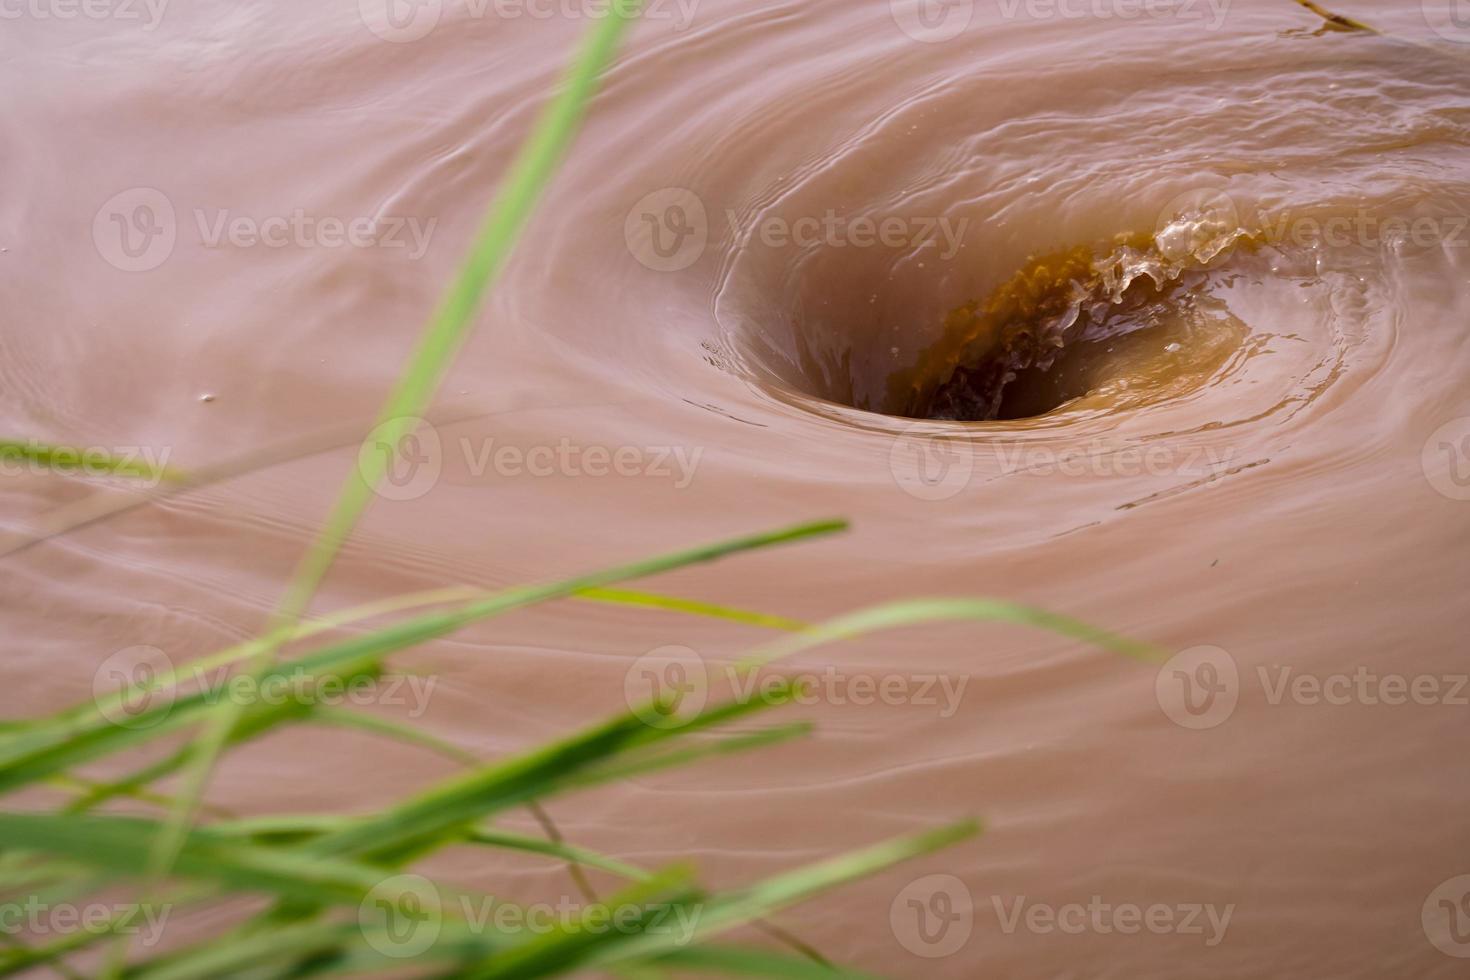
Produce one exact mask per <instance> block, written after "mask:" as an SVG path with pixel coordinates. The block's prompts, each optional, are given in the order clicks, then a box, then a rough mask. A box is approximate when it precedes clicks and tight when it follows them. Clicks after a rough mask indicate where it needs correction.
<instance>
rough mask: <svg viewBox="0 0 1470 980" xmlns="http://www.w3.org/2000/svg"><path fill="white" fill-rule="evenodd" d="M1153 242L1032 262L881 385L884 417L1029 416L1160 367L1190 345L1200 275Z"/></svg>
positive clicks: (959, 313) (1131, 241)
mask: <svg viewBox="0 0 1470 980" xmlns="http://www.w3.org/2000/svg"><path fill="white" fill-rule="evenodd" d="M1150 245H1151V242H1149V241H1148V240H1146V239H1137V238H1132V237H1129V238H1120V239H1119V240H1118V241H1117V242H1116V243H1114V247H1113V248H1112V249H1111V250H1110V251H1108V252H1106V253H1104V257H1103V258H1102V259H1101V260H1099V259H1098V258H1097V257H1096V256H1097V253H1095V252H1094V251H1093V250H1092V249H1088V248H1076V249H1072V250H1069V251H1066V252H1059V253H1055V254H1052V255H1047V256H1043V257H1041V258H1037V259H1033V260H1031V261H1030V262H1029V263H1028V264H1027V265H1026V267H1025V268H1023V269H1022V270H1021V271H1020V272H1018V273H1017V274H1016V275H1015V276H1013V277H1012V278H1011V279H1010V280H1008V281H1007V282H1005V283H1003V284H1002V285H1001V286H1000V287H999V288H998V289H997V290H996V291H995V292H994V293H993V294H992V295H991V297H990V298H989V299H988V300H987V301H986V302H984V303H983V304H982V303H979V302H972V303H969V304H966V305H964V306H962V307H960V308H959V309H957V310H955V311H953V312H952V313H951V314H950V315H949V316H948V317H947V318H946V322H945V328H944V333H943V335H942V336H941V337H940V339H939V340H938V341H937V342H936V343H935V344H933V345H932V346H931V347H930V348H929V349H927V350H926V351H924V352H923V353H922V354H921V355H920V357H919V360H918V362H917V363H916V364H915V365H914V366H913V367H911V368H909V369H907V370H905V371H902V372H899V373H898V374H896V375H894V376H893V377H892V378H890V379H889V386H888V398H887V404H888V408H889V410H890V414H895V415H902V416H905V417H909V418H930V419H945V420H954V421H964V422H986V421H1009V420H1018V419H1029V418H1036V417H1038V416H1042V415H1046V414H1047V413H1049V412H1052V411H1054V410H1056V409H1058V408H1061V407H1062V406H1064V405H1066V404H1068V403H1070V402H1072V401H1075V400H1076V399H1078V398H1082V397H1084V396H1087V395H1090V394H1093V393H1094V392H1096V391H1097V390H1098V388H1099V386H1101V385H1104V384H1108V383H1115V384H1116V383H1117V379H1118V378H1119V377H1120V376H1122V375H1127V374H1130V373H1134V374H1136V373H1138V372H1140V371H1143V372H1145V373H1147V374H1155V373H1158V372H1162V371H1166V370H1168V369H1169V364H1171V363H1173V364H1177V362H1178V361H1180V360H1181V358H1176V357H1174V356H1173V353H1174V352H1177V351H1178V350H1179V349H1180V348H1181V346H1183V345H1184V344H1187V343H1189V341H1190V336H1189V331H1188V330H1187V329H1185V328H1184V327H1183V326H1181V324H1182V319H1181V316H1180V312H1181V310H1182V309H1183V308H1185V307H1187V306H1188V302H1187V294H1188V292H1189V291H1190V290H1191V289H1192V288H1193V287H1194V286H1196V285H1197V284H1198V280H1199V279H1200V274H1199V273H1198V272H1197V271H1194V272H1182V271H1181V270H1180V269H1178V268H1173V269H1168V270H1166V268H1165V267H1164V265H1163V264H1162V263H1161V262H1160V261H1159V256H1158V254H1157V252H1155V251H1153V250H1152V249H1151V248H1150ZM1145 354H1146V355H1147V356H1145ZM1184 359H1187V357H1186V358H1184ZM1123 384H1124V385H1125V386H1126V384H1127V382H1126V381H1124V382H1123Z"/></svg>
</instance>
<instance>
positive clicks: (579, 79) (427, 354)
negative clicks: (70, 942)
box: [114, 4, 637, 967]
mask: <svg viewBox="0 0 1470 980" xmlns="http://www.w3.org/2000/svg"><path fill="white" fill-rule="evenodd" d="M636 15H637V6H636V4H624V5H619V6H615V7H613V8H612V10H611V11H610V14H609V16H607V17H605V18H603V19H602V20H601V21H599V22H597V23H596V24H595V25H594V26H593V28H592V29H591V30H590V32H589V33H588V38H587V41H586V43H585V45H584V47H583V50H582V52H581V54H580V56H579V57H578V58H577V59H576V60H575V61H574V63H573V65H572V69H571V71H570V72H569V73H568V75H567V78H566V80H565V84H564V86H563V88H562V90H561V92H560V93H558V95H557V96H555V97H554V98H553V99H552V101H551V104H550V105H549V106H548V107H547V109H546V110H545V111H544V112H543V114H542V116H541V119H540V120H539V121H538V122H537V125H536V127H535V129H534V130H533V131H532V134H531V137H530V139H529V140H528V141H527V143H526V144H525V146H524V147H522V149H521V151H520V153H519V154H518V155H517V157H516V160H515V162H514V163H513V164H512V167H511V171H510V174H509V176H508V177H507V178H506V180H505V183H504V185H503V186H502V188H501V190H500V192H499V193H498V194H497V195H496V196H495V200H494V201H493V202H492V203H491V206H490V210H489V213H488V215H487V217H486V219H485V221H484V224H483V226H482V227H481V230H480V232H479V234H478V235H477V236H476V239H475V243H474V245H473V247H472V248H471V250H470V254H469V257H468V260H467V261H466V262H465V265H464V267H463V269H462V271H461V272H460V274H459V276H458V278H457V279H456V280H455V281H454V284H453V285H452V286H451V287H450V289H449V291H448V293H447V294H446V296H445V298H444V300H443V301H442V302H441V304H440V306H439V309H438V311H437V312H436V313H435V314H434V316H433V318H432V319H431V321H430V323H429V326H428V328H427V329H426V330H425V332H424V335H423V337H422V339H421V340H420V342H419V345H418V347H417V348H416V349H415V351H414V353H413V354H412V355H411V356H410V358H409V361H408V364H407V365H406V366H405V368H404V370H403V372H402V373H401V374H400V376H399V381H398V384H397V386H396V387H395V389H394V391H393V393H392V394H391V395H390V396H389V398H388V401H387V404H386V405H385V407H384V409H383V411H382V413H381V416H380V418H381V423H380V425H379V427H378V429H377V430H376V431H377V434H378V436H379V437H380V438H381V439H382V440H383V441H384V442H385V443H386V444H388V445H390V446H394V447H396V446H397V445H398V444H399V442H400V440H401V439H402V438H404V437H405V436H407V435H408V433H409V432H410V431H411V429H412V427H413V426H414V425H415V424H416V423H415V421H414V419H415V418H416V417H418V416H421V415H422V414H423V413H424V412H425V411H426V410H427V409H428V405H429V402H430V401H431V400H432V398H433V395H434V392H435V391H436V390H437V388H438V386H439V382H440V380H441V379H442V378H443V376H444V373H445V371H446V370H447V369H448V367H449V364H450V362H451V361H452V360H453V358H454V355H455V353H456V352H457V351H458V349H459V347H460V345H461V344H462V342H463V340H464V338H465V336H466V334H467V333H468V332H469V330H470V327H471V324H472V323H473V321H474V317H475V314H476V312H477V311H478V310H479V306H480V302H481V300H482V299H483V297H484V294H485V291H486V290H487V289H488V288H489V286H490V284H491V282H492V281H493V280H494V279H495V277H496V275H497V274H498V273H499V271H500V269H501V267H502V266H503V264H504V262H505V259H506V257H507V256H508V255H509V254H510V250H511V248H512V246H513V245H514V243H515V241H516V239H517V237H518V236H519V233H520V230H521V228H522V226H523V225H524V224H525V223H526V221H527V220H528V219H529V217H530V214H531V211H532V209H533V208H534V206H535V204H536V202H537V200H538V199H539V198H540V196H541V193H542V192H543V191H544V190H545V188H546V185H547V183H548V182H549V181H550V179H551V174H552V173H553V172H554V170H555V169H556V166H557V164H558V163H559V161H560V159H561V157H562V156H563V154H564V153H565V152H566V149H567V147H568V146H569V145H570V144H571V141H572V137H573V135H574V134H575V133H576V131H577V129H578V127H579V124H580V122H581V119H582V116H583V114H584V113H585V111H586V107H587V104H588V103H589V102H590V101H591V98H592V95H593V93H594V92H595V91H596V88H597V85H598V82H599V79H600V77H601V75H602V72H603V70H604V69H605V68H606V66H607V65H608V64H609V63H610V61H611V60H612V56H613V53H614V51H615V50H616V49H617V45H618V42H619V40H620V39H621V37H622V34H623V31H624V29H625V28H626V27H627V25H628V22H629V21H630V20H631V19H632V18H633V17H635V16H636ZM363 455H365V456H366V460H367V462H366V463H364V462H363V459H362V456H363ZM358 463H359V465H358V466H356V467H354V468H353V469H352V470H351V471H350V473H349V475H348V478H347V480H346V482H345V483H344V484H343V486H342V489H341V490H340V492H339V495H338V498H337V502H336V504H335V505H334V506H333V508H332V511H331V513H330V514H329V515H328V517H327V520H326V523H325V525H324V526H323V528H322V530H321V532H320V534H319V535H318V537H317V539H316V541H315V542H314V543H313V544H312V546H311V547H310V548H309V549H308V550H307V553H306V555H305V557H303V559H302V560H301V563H300V564H299V565H298V566H297V569H296V572H295V574H294V575H293V577H292V581H291V584H290V585H289V586H288V587H287V589H286V594H285V597H284V598H283V599H282V602H281V605H280V607H279V608H278V610H277V614H276V617H275V619H276V622H275V624H274V627H275V628H280V627H282V626H284V627H287V628H289V627H291V626H293V625H294V624H295V622H296V621H297V620H298V619H299V618H300V617H301V616H302V615H303V614H304V613H305V612H306V610H307V608H308V606H309V605H310V603H311V599H312V597H313V596H314V595H315V593H316V589H317V586H318V585H319V584H320V582H321V580H322V578H323V577H325V575H326V572H327V569H328V568H330V567H331V565H332V562H333V561H334V560H335V558H336V555H337V551H338V550H339V549H340V547H341V545H342V542H343V541H345V540H346V538H347V536H348V535H349V534H350V533H351V531H352V529H353V527H354V526H355V525H356V523H357V520H358V518H359V517H360V516H361V514H362V512H363V511H364V510H365V509H366V508H367V505H368V503H369V502H370V501H371V499H372V494H373V492H374V490H375V489H376V487H377V485H378V482H379V481H380V480H381V478H382V476H383V475H384V473H385V472H386V470H387V466H388V460H387V459H386V458H384V457H383V456H382V455H381V454H377V453H366V454H360V456H359V461H358ZM267 632H268V633H270V632H274V629H271V630H267ZM275 649H276V648H275V647H274V646H272V645H267V646H266V647H265V648H264V649H262V650H261V651H260V652H259V653H258V654H257V655H256V656H254V657H252V659H251V662H250V668H249V669H250V671H251V672H252V673H255V672H259V671H261V670H263V669H265V667H266V666H268V665H269V663H270V662H271V661H272V660H273V659H274V657H275ZM238 720H239V712H238V710H237V709H235V708H234V707H232V706H230V705H225V706H222V707H221V708H219V709H218V710H217V711H215V712H213V713H212V714H211V717H210V719H209V722H208V724H207V725H206V726H205V730H204V732H203V733H202V735H201V737H200V739H199V742H198V748H197V757H196V761H195V762H194V764H193V765H192V766H191V767H190V769H189V771H188V773H187V774H186V778H185V785H184V788H183V791H182V792H181V793H180V801H181V802H180V805H179V806H178V807H176V808H175V809H174V810H173V812H172V814H171V816H170V819H169V821H168V822H167V824H166V825H165V827H164V829H163V832H162V833H160V835H159V838H158V840H157V842H156V843H155V844H154V847H153V875H152V876H153V877H154V878H156V879H162V878H163V877H165V876H166V875H167V874H168V870H169V867H170V865H171V864H172V863H173V860H174V857H175V856H176V854H177V852H178V849H179V848H180V847H181V846H182V841H183V839H184V836H185V834H186V833H187V829H188V827H189V825H190V824H191V823H192V822H193V821H194V819H195V817H196V815H197V812H198V807H199V805H200V803H201V801H202V800H203V797H204V792H205V789H206V787H207V785H208V782H209V778H210V774H211V773H212V772H213V770H214V766H215V762H216V760H217V759H218V757H219V753H220V752H221V751H222V750H223V749H224V746H225V744H226V742H227V741H228V740H229V734H230V731H231V729H233V728H234V726H235V724H236V723H237V722H238ZM125 955H126V950H125V949H124V950H122V951H121V952H120V956H125ZM119 964H120V960H118V959H115V960H114V967H116V966H117V965H119Z"/></svg>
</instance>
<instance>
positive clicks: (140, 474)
mask: <svg viewBox="0 0 1470 980" xmlns="http://www.w3.org/2000/svg"><path fill="white" fill-rule="evenodd" d="M0 462H23V463H32V464H34V465H36V466H39V467H44V468H45V469H48V470H54V471H56V472H58V473H86V474H88V475H92V476H98V475H106V476H124V477H133V478H136V479H139V480H160V481H169V482H181V481H183V480H184V479H186V477H185V475H184V473H183V472H182V471H180V470H176V469H172V468H171V467H168V466H154V465H153V464H152V463H149V462H147V461H144V460H134V459H121V458H119V457H116V456H111V455H108V454H106V453H103V452H100V451H98V450H95V449H81V448H78V447H76V446H58V445H53V444H49V443H43V442H31V441H27V442H21V441H19V440H15V439H0Z"/></svg>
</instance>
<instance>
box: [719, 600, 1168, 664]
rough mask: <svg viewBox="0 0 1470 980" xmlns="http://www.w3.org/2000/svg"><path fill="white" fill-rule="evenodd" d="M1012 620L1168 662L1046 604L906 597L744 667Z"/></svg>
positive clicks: (778, 646) (750, 659)
mask: <svg viewBox="0 0 1470 980" xmlns="http://www.w3.org/2000/svg"><path fill="white" fill-rule="evenodd" d="M966 620H968V621H974V622H990V623H994V622H1000V623H1012V624H1015V625H1020V626H1034V627H1038V628H1040V629H1044V630H1049V631H1051V632H1053V633H1057V634H1060V635H1062V636H1066V637H1070V638H1072V639H1074V640H1081V641H1082V642H1084V643H1090V644H1093V645H1095V646H1098V647H1101V648H1102V649H1104V650H1109V651H1111V652H1113V653H1120V654H1123V655H1125V656H1128V657H1132V658H1134V659H1136V660H1141V661H1144V662H1146V663H1162V662H1163V661H1164V660H1166V659H1168V657H1167V654H1166V653H1164V652H1163V651H1160V650H1158V649H1157V648H1156V647H1152V646H1150V645H1148V644H1146V643H1139V642H1137V641H1134V640H1130V639H1127V638H1125V637H1121V636H1117V635H1115V634H1113V633H1109V632H1107V631H1106V630H1100V629H1097V628H1096V627H1094V626H1090V625H1088V624H1087V623H1084V622H1081V621H1080V620H1076V619H1072V618H1070V617H1068V616H1059V615H1057V614H1056V613H1049V612H1046V611H1045V610H1042V609H1036V608H1033V607H1031V606H1025V605H1021V604H1019V603H1015V602H1007V601H1005V600H1003V599H946V598H940V599H903V600H899V601H897V602H888V603H883V604H881V605H877V606H870V607H868V608H866V609H859V610H858V611H856V612H852V613H848V614H846V615H843V616H838V617H836V618H834V619H830V620H828V621H827V622H825V623H821V624H819V625H817V626H814V627H812V628H811V629H809V630H807V631H806V632H804V633H801V634H798V635H796V636H790V637H782V638H781V639H778V640H774V641H772V642H771V643H767V644H764V645H762V646H760V647H757V648H756V649H755V650H753V651H751V653H750V654H749V655H748V656H746V657H745V658H743V659H742V660H741V664H740V666H741V667H742V669H745V670H751V669H754V668H757V667H762V666H765V665H766V664H769V663H771V662H773V661H776V660H780V659H782V658H785V657H790V656H793V655H795V654H798V653H801V652H802V651H805V650H810V649H812V648H813V647H818V646H822V645H824V644H827V643H831V642H833V641H835V640H847V639H852V638H853V637H858V636H863V635H864V634H867V633H874V632H877V631H879V630H888V629H897V628H898V627H901V626H912V625H917V624H921V623H936V622H946V621H950V622H953V621H966Z"/></svg>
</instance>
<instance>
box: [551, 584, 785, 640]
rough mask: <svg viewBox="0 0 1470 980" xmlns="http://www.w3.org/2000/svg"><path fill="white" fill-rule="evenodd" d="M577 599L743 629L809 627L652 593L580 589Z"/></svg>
mask: <svg viewBox="0 0 1470 980" xmlns="http://www.w3.org/2000/svg"><path fill="white" fill-rule="evenodd" d="M577 598H579V599H590V600H592V601H593V602H605V603H609V604H612V605H620V606H639V607H642V608H645V609H662V610H665V611H667V612H681V613H688V614H689V615H691V616H704V617H706V618H709V619H723V620H727V621H729V622H732V623H741V624H743V625H746V626H759V627H761V628H762V629H773V630H782V631H784V632H787V633H800V632H801V631H803V630H806V629H810V628H811V627H810V626H809V625H808V624H806V623H803V622H801V621H800V620H796V619H788V618H786V617H785V616H771V615H767V614H766V613H758V612H750V611H749V610H745V609H734V608H732V607H730V606H717V605H715V604H713V603H709V602H700V601H698V600H695V599H681V598H678V597H677V596H667V595H657V594H655V593H652V592H639V591H635V590H633V589H583V590H582V591H581V592H579V593H577Z"/></svg>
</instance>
